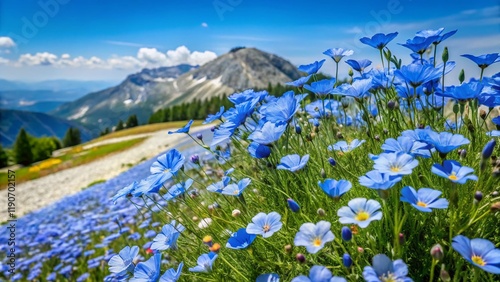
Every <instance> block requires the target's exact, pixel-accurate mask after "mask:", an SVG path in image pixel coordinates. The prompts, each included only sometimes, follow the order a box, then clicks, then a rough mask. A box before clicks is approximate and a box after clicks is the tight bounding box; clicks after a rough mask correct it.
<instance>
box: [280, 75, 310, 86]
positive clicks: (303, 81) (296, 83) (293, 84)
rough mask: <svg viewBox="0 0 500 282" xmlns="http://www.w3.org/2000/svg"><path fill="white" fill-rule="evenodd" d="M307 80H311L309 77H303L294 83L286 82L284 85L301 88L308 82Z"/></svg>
mask: <svg viewBox="0 0 500 282" xmlns="http://www.w3.org/2000/svg"><path fill="white" fill-rule="evenodd" d="M309 78H311V75H308V76H303V77H301V78H299V79H297V80H295V81H291V82H287V83H285V84H286V85H290V86H295V87H302V86H304V84H306V83H307V82H308V81H309Z"/></svg>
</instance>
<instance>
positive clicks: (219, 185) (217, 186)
mask: <svg viewBox="0 0 500 282" xmlns="http://www.w3.org/2000/svg"><path fill="white" fill-rule="evenodd" d="M229 181H231V178H230V177H228V176H224V177H222V180H221V181H219V182H216V183H213V184H210V185H209V186H208V187H207V190H208V191H210V192H217V193H220V192H221V191H222V189H224V187H226V186H227V185H228V184H229Z"/></svg>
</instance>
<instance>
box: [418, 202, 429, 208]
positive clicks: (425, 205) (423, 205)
mask: <svg viewBox="0 0 500 282" xmlns="http://www.w3.org/2000/svg"><path fill="white" fill-rule="evenodd" d="M417 206H419V207H424V208H425V207H427V204H426V203H424V202H422V201H418V202H417Z"/></svg>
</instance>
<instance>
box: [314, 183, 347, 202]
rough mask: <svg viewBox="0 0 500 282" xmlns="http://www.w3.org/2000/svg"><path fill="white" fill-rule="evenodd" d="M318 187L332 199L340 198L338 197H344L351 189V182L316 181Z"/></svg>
mask: <svg viewBox="0 0 500 282" xmlns="http://www.w3.org/2000/svg"><path fill="white" fill-rule="evenodd" d="M318 185H319V187H321V189H322V190H323V192H325V193H326V194H327V195H328V196H330V197H332V198H340V196H342V195H344V194H345V193H346V192H347V191H349V190H350V189H351V187H352V184H351V182H349V181H348V180H343V179H341V180H339V181H337V180H335V179H326V180H325V182H321V181H318Z"/></svg>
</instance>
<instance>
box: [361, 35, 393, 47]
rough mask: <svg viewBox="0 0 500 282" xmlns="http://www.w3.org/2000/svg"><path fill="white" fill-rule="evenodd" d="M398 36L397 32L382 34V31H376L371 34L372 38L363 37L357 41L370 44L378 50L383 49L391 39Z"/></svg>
mask: <svg viewBox="0 0 500 282" xmlns="http://www.w3.org/2000/svg"><path fill="white" fill-rule="evenodd" d="M396 36H398V33H397V32H393V33H388V34H383V33H377V34H375V35H373V36H372V38H368V37H363V38H361V39H360V40H359V41H361V42H362V43H364V44H366V45H370V46H372V47H373V48H377V49H379V50H382V49H384V47H385V45H387V44H388V43H389V42H390V41H391V40H393V39H394V38H396Z"/></svg>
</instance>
